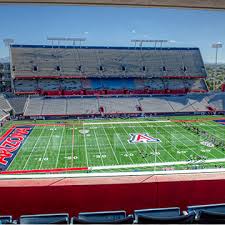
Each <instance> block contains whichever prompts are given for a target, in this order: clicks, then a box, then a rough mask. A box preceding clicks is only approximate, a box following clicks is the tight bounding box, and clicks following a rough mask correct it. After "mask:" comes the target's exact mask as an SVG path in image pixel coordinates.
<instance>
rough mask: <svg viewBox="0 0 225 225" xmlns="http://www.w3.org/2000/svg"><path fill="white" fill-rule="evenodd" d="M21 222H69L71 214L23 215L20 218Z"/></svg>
mask: <svg viewBox="0 0 225 225" xmlns="http://www.w3.org/2000/svg"><path fill="white" fill-rule="evenodd" d="M19 223H20V224H69V214H67V213H59V214H38V215H23V216H21V217H20V219H19Z"/></svg>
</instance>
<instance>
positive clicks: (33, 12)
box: [0, 5, 225, 62]
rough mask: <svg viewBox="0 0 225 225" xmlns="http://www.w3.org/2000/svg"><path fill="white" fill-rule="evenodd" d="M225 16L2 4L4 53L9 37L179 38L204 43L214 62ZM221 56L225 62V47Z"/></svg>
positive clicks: (106, 41)
mask: <svg viewBox="0 0 225 225" xmlns="http://www.w3.org/2000/svg"><path fill="white" fill-rule="evenodd" d="M224 21H225V11H199V10H190V9H187V10H183V9H157V8H126V7H93V6H92V7H81V6H40V5H33V6H32V5H22V6H19V5H0V58H1V57H5V56H6V55H7V49H6V48H5V47H4V45H3V42H2V40H3V39H4V38H13V39H15V42H16V43H18V44H48V42H47V40H46V38H47V36H56V37H85V38H87V41H86V43H85V44H86V45H103V46H105V45H107V46H132V43H130V40H131V39H137V38H140V39H167V40H175V41H176V43H170V44H167V46H168V45H170V46H175V47H176V46H177V47H180V46H184V47H187V46H190V47H193V46H194V47H196V46H197V47H200V49H201V52H202V55H203V58H204V60H205V62H214V59H215V51H214V50H213V49H211V44H212V43H213V42H218V41H221V42H222V43H224V44H225V26H224ZM146 46H147V45H146ZM165 46H166V45H165ZM224 48H225V46H224ZM219 61H220V62H225V50H224V49H222V50H220V52H219Z"/></svg>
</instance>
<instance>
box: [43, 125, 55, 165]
mask: <svg viewBox="0 0 225 225" xmlns="http://www.w3.org/2000/svg"><path fill="white" fill-rule="evenodd" d="M54 130H55V126H54V127H53V129H52V132H51V134H50V137H49V140H48V143H47V146H46V147H45V152H44V155H43V157H42V160H41V163H40V166H39V169H41V166H42V163H43V161H44V158H45V155H46V152H47V150H48V146H49V144H50V141H51V138H52V135H53V133H54Z"/></svg>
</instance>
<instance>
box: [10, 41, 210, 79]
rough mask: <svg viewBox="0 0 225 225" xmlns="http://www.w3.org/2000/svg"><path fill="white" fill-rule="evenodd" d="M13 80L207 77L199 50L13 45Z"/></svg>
mask: <svg viewBox="0 0 225 225" xmlns="http://www.w3.org/2000/svg"><path fill="white" fill-rule="evenodd" d="M11 55H12V75H13V77H14V78H15V77H41V76H42V77H45V76H48V77H57V76H80V77H111V78H112V77H126V78H127V77H151V78H152V77H170V76H172V77H177V76H179V77H206V71H205V68H204V64H203V60H202V57H201V54H200V51H199V49H198V48H128V47H91V46H90V47H87V46H83V47H82V46H79V47H75V46H41V45H11Z"/></svg>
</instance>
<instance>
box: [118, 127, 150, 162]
mask: <svg viewBox="0 0 225 225" xmlns="http://www.w3.org/2000/svg"><path fill="white" fill-rule="evenodd" d="M121 127H122V128H123V130H124V131H125V133H126V134H127V135H128V137H127V138H129V133H128V132H127V131H126V129H124V127H123V126H121ZM132 129H133V130H135V129H134V128H132ZM135 132H136V130H135ZM134 146H135V147H136V149H137V150H138V152H139V153H140V154H141V155H142V152H141V150H140V147H139V145H136V144H134ZM144 160H145V162H146V163H149V161H148V160H147V159H146V158H145V157H144Z"/></svg>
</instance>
